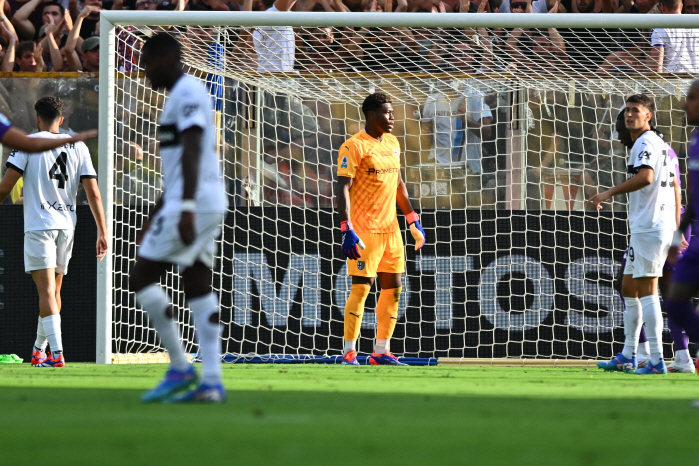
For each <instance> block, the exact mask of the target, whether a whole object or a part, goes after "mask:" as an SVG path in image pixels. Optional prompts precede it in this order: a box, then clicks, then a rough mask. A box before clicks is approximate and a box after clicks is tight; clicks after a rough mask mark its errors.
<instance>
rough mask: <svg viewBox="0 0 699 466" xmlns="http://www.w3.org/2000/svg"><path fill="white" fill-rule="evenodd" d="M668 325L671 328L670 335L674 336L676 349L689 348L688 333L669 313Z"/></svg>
mask: <svg viewBox="0 0 699 466" xmlns="http://www.w3.org/2000/svg"><path fill="white" fill-rule="evenodd" d="M667 326H668V328H669V329H670V336H671V337H672V342H673V343H674V344H675V351H681V350H686V349H688V348H689V338H688V337H687V334H686V333H684V332H683V331H682V327H680V326H679V325H677V323H676V322H675V320H674V319H673V318H672V317H670V316H669V315H668V317H667Z"/></svg>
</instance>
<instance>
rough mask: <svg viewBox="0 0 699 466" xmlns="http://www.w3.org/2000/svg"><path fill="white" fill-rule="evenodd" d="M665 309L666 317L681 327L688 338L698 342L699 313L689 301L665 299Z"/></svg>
mask: <svg viewBox="0 0 699 466" xmlns="http://www.w3.org/2000/svg"><path fill="white" fill-rule="evenodd" d="M665 310H666V311H667V315H668V318H669V319H672V320H673V321H674V323H675V324H676V325H678V326H680V327H681V328H683V329H684V331H685V332H687V337H689V339H690V340H692V341H693V342H695V343H699V314H697V313H696V312H695V311H694V307H692V304H691V303H690V302H689V301H685V302H681V301H673V300H670V299H668V300H665ZM673 339H674V338H673Z"/></svg>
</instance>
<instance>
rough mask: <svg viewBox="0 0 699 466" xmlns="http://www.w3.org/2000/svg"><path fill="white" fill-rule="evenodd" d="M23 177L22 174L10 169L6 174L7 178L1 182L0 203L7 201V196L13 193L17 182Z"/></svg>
mask: <svg viewBox="0 0 699 466" xmlns="http://www.w3.org/2000/svg"><path fill="white" fill-rule="evenodd" d="M21 177H22V174H21V173H20V172H18V171H17V170H15V169H14V168H12V167H9V168H8V169H7V171H6V172H5V176H4V177H3V178H2V181H0V202H3V201H4V200H5V199H7V196H9V195H10V193H11V192H12V188H14V187H15V184H17V181H18V180H19V179H20V178H21Z"/></svg>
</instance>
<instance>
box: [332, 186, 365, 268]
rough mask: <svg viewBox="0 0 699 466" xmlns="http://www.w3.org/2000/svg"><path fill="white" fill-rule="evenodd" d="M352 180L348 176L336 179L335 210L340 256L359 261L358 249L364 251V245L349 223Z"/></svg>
mask: <svg viewBox="0 0 699 466" xmlns="http://www.w3.org/2000/svg"><path fill="white" fill-rule="evenodd" d="M353 182H354V178H350V177H349V176H342V175H340V176H338V177H337V210H338V213H339V215H340V229H341V230H342V254H344V255H345V257H347V258H348V259H355V260H356V259H359V258H360V257H362V254H361V253H360V252H359V249H364V243H363V242H362V240H361V239H359V236H357V234H356V233H355V232H354V227H353V226H352V222H351V221H350V190H351V189H352V184H353Z"/></svg>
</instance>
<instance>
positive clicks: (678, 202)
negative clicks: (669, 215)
mask: <svg viewBox="0 0 699 466" xmlns="http://www.w3.org/2000/svg"><path fill="white" fill-rule="evenodd" d="M672 184H673V186H674V188H675V220H676V221H677V227H678V228H679V226H680V223H682V193H681V192H680V183H679V180H677V181H675V182H674V183H672Z"/></svg>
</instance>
